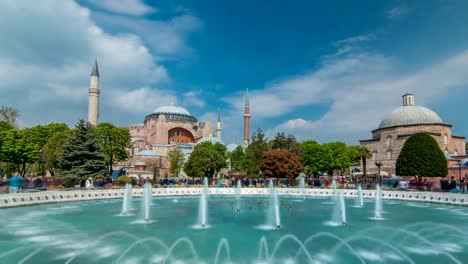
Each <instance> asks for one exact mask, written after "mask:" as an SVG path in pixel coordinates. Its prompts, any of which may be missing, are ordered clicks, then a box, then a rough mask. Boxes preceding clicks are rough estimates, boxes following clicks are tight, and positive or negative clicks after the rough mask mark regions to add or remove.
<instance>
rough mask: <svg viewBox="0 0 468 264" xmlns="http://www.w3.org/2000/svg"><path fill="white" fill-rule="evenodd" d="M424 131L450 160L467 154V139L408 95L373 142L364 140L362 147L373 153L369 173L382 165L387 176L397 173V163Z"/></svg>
mask: <svg viewBox="0 0 468 264" xmlns="http://www.w3.org/2000/svg"><path fill="white" fill-rule="evenodd" d="M421 132H425V133H429V134H430V135H431V136H433V137H434V139H435V140H436V141H437V143H438V144H439V146H440V149H441V150H442V151H443V152H444V153H445V154H446V156H447V157H450V156H461V155H465V137H460V136H454V135H452V125H449V124H446V123H444V122H443V120H442V118H440V116H439V115H438V114H437V113H435V112H434V111H432V110H430V109H428V108H426V107H422V106H418V105H415V104H414V95H413V94H405V95H403V106H401V107H398V108H397V109H395V110H394V111H393V112H391V113H390V114H389V115H388V116H386V117H385V118H384V119H383V120H382V121H381V122H380V125H379V127H378V128H377V129H375V130H373V131H372V139H366V140H360V144H361V145H362V146H365V147H367V149H369V150H370V151H371V153H372V158H371V159H370V160H369V161H368V162H367V171H368V173H369V174H371V173H376V172H377V171H378V168H377V166H376V165H375V163H377V162H380V163H381V164H382V166H381V172H382V173H383V174H387V173H388V174H391V175H393V174H395V165H396V161H397V159H398V156H399V155H400V151H401V149H402V148H403V145H404V144H405V142H406V140H407V139H408V138H409V137H410V136H411V135H412V134H415V133H421ZM361 168H362V164H361Z"/></svg>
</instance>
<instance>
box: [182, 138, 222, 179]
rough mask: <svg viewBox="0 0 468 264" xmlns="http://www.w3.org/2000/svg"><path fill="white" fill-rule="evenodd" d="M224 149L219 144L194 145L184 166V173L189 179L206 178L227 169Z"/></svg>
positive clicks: (203, 143)
mask: <svg viewBox="0 0 468 264" xmlns="http://www.w3.org/2000/svg"><path fill="white" fill-rule="evenodd" d="M226 159H227V154H226V147H225V146H224V145H222V144H220V143H216V144H212V143H211V142H202V143H200V144H197V145H195V147H194V148H193V151H192V153H191V154H190V157H189V158H188V160H187V162H185V164H184V171H185V173H187V175H188V176H191V177H198V178H200V177H208V178H211V177H213V175H214V174H215V173H216V172H218V171H219V170H221V169H222V168H226V167H227V162H226Z"/></svg>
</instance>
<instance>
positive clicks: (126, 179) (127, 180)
mask: <svg viewBox="0 0 468 264" xmlns="http://www.w3.org/2000/svg"><path fill="white" fill-rule="evenodd" d="M115 181H116V182H117V183H119V184H122V185H123V184H126V183H130V184H131V183H132V178H130V177H127V176H120V177H118V178H117V179H116V180H115Z"/></svg>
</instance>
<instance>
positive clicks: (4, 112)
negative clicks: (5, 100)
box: [0, 106, 19, 126]
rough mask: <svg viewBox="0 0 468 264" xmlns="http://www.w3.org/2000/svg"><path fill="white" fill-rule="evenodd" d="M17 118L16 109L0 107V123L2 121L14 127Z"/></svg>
mask: <svg viewBox="0 0 468 264" xmlns="http://www.w3.org/2000/svg"><path fill="white" fill-rule="evenodd" d="M18 116H19V112H18V109H16V108H13V107H8V106H1V107H0V121H4V122H6V123H8V124H10V125H11V126H14V125H15V122H16V119H17V118H18Z"/></svg>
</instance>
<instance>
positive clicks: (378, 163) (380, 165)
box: [375, 161, 382, 184]
mask: <svg viewBox="0 0 468 264" xmlns="http://www.w3.org/2000/svg"><path fill="white" fill-rule="evenodd" d="M375 166H377V168H378V169H379V174H378V177H379V184H382V178H381V177H380V167H382V162H380V161H377V162H376V163H375Z"/></svg>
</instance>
